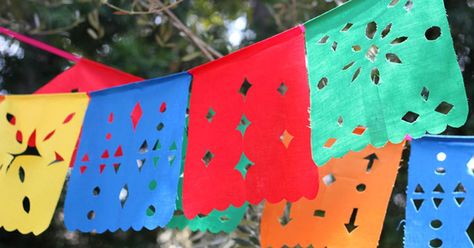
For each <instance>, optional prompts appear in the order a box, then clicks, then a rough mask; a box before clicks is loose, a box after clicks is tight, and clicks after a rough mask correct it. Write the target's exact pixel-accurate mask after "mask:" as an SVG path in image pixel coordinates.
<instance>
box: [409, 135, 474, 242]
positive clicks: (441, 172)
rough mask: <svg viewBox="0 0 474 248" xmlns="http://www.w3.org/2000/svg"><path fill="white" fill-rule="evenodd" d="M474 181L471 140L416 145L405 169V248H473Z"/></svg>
mask: <svg viewBox="0 0 474 248" xmlns="http://www.w3.org/2000/svg"><path fill="white" fill-rule="evenodd" d="M473 179H474V138H473V137H450V136H427V137H423V138H421V139H419V140H414V141H413V142H412V145H411V153H410V161H409V166H408V187H407V204H406V223H405V238H404V243H405V247H422V246H431V247H441V246H443V247H471V246H473V244H474V236H472V228H474V214H473V212H472V209H473V207H474V206H473V198H472V196H471V194H472V192H473V190H474V180H473ZM469 229H470V230H471V231H470V233H468V230H469Z"/></svg>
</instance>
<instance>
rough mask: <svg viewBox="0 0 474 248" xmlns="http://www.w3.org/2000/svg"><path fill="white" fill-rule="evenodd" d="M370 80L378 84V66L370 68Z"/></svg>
mask: <svg viewBox="0 0 474 248" xmlns="http://www.w3.org/2000/svg"><path fill="white" fill-rule="evenodd" d="M370 80H372V83H374V84H375V85H378V84H379V82H380V71H379V69H378V68H374V69H372V71H371V72H370Z"/></svg>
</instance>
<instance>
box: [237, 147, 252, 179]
mask: <svg viewBox="0 0 474 248" xmlns="http://www.w3.org/2000/svg"><path fill="white" fill-rule="evenodd" d="M254 164H255V163H254V162H252V161H251V160H250V159H249V158H247V156H246V155H245V153H242V154H241V155H240V159H239V162H237V164H236V165H235V167H234V169H236V170H238V171H239V172H240V173H241V174H242V176H243V177H244V178H245V177H246V176H247V172H248V170H249V169H250V167H251V166H253V165H254Z"/></svg>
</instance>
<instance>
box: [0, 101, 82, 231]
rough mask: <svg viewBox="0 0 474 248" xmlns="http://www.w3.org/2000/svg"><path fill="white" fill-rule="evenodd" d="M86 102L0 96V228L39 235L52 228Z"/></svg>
mask: <svg viewBox="0 0 474 248" xmlns="http://www.w3.org/2000/svg"><path fill="white" fill-rule="evenodd" d="M87 102H88V97H87V95H86V94H57V95H41V96H40V95H33V96H30V95H28V96H26V95H21V96H0V137H2V142H0V202H1V205H0V207H1V210H2V211H0V226H3V228H5V230H7V231H13V230H15V229H16V230H18V231H19V232H21V233H23V234H26V233H30V232H33V233H34V234H35V235H38V234H40V233H42V232H43V231H44V230H46V228H47V227H48V226H49V223H50V222H51V219H52V217H53V214H54V210H55V209H56V204H57V202H58V200H59V196H60V194H61V191H62V186H63V183H64V179H65V177H66V173H67V170H68V167H69V163H70V159H71V156H72V153H73V150H74V145H75V144H76V141H77V137H78V136H79V130H80V127H81V125H82V120H83V117H84V113H85V111H86V108H87ZM26 110H27V111H26ZM45 116H47V117H48V118H44V117H45Z"/></svg>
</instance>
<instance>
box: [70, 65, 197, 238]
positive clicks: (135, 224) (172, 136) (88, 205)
mask: <svg viewBox="0 0 474 248" xmlns="http://www.w3.org/2000/svg"><path fill="white" fill-rule="evenodd" d="M190 80H191V76H190V75H189V74H188V73H180V74H174V75H171V76H167V77H163V78H157V79H152V80H147V81H144V82H141V83H138V84H129V85H125V86H121V87H116V88H111V89H107V90H103V91H97V92H92V93H91V94H90V95H91V102H90V105H89V108H88V110H87V113H86V117H85V121H84V124H83V130H82V135H81V142H80V145H79V149H78V153H77V157H76V162H75V165H74V169H73V171H72V175H71V179H70V181H69V185H68V191H67V195H66V201H65V209H64V215H65V224H66V227H67V228H68V229H69V230H76V229H79V230H81V231H83V232H91V231H95V232H99V233H102V232H104V231H106V230H110V231H115V230H117V229H119V228H120V229H122V230H128V229H129V228H130V227H132V228H133V229H134V230H140V229H142V228H143V227H146V228H147V229H154V228H156V227H157V226H165V225H166V224H167V223H168V221H169V220H170V219H171V217H172V215H173V211H174V209H175V201H176V198H177V190H178V180H179V174H180V169H181V153H182V142H183V133H184V128H185V115H186V106H187V103H188V96H189V85H190Z"/></svg>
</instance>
